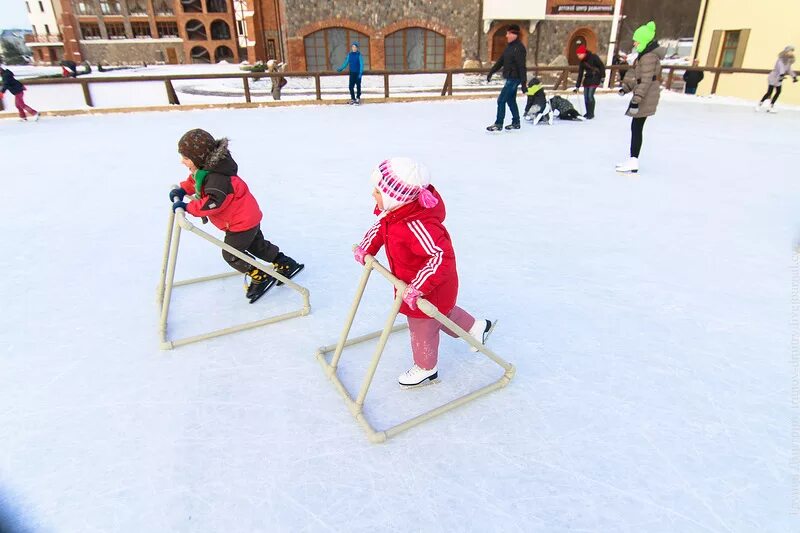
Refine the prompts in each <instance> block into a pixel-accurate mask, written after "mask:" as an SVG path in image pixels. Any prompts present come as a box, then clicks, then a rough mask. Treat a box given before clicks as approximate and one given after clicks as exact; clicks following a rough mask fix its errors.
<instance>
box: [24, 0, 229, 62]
mask: <svg viewBox="0 0 800 533" xmlns="http://www.w3.org/2000/svg"><path fill="white" fill-rule="evenodd" d="M28 1H29V2H33V1H34V0H28ZM38 1H39V0H36V2H38ZM53 3H56V4H58V5H57V6H56V7H57V9H56V11H57V12H59V17H58V20H59V29H60V35H59V37H60V38H61V40H60V42H59V44H60V45H62V46H63V53H62V56H63V58H64V59H69V60H72V61H75V62H76V63H77V62H82V61H89V62H90V63H112V64H118V63H122V64H124V63H141V62H147V63H156V62H164V63H170V64H179V63H212V62H218V61H222V60H225V61H230V62H238V61H239V46H238V42H237V33H236V18H235V16H234V5H233V0H53ZM39 59H40V61H47V60H48V59H49V60H50V61H51V62H54V61H53V59H51V58H49V57H46V58H45V57H40V58H39ZM59 59H60V58H59Z"/></svg>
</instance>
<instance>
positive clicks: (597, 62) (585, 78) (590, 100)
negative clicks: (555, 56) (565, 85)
mask: <svg viewBox="0 0 800 533" xmlns="http://www.w3.org/2000/svg"><path fill="white" fill-rule="evenodd" d="M575 53H576V54H578V59H580V60H581V62H580V64H579V65H578V81H577V83H576V84H575V89H573V92H576V93H577V92H578V91H579V90H580V88H581V83H582V84H583V101H584V103H585V104H586V114H585V115H584V117H585V118H586V120H591V119H593V118H594V108H595V100H594V93H595V92H596V91H597V88H598V87H600V86H601V85H603V80H604V79H605V77H606V66H605V65H604V64H603V60H602V59H600V57H598V55H597V54H595V53H593V52H592V51H590V50H587V48H586V45H583V44H582V45H580V46H578V49H577V50H576V51H575Z"/></svg>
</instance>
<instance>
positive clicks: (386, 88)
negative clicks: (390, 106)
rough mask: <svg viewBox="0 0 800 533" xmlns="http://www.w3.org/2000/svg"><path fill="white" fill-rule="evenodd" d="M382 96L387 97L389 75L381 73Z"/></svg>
mask: <svg viewBox="0 0 800 533" xmlns="http://www.w3.org/2000/svg"><path fill="white" fill-rule="evenodd" d="M383 97H384V98H389V75H388V74H384V75H383Z"/></svg>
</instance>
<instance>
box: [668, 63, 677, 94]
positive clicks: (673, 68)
mask: <svg viewBox="0 0 800 533" xmlns="http://www.w3.org/2000/svg"><path fill="white" fill-rule="evenodd" d="M667 68H669V75H668V76H667V90H668V91H670V90H672V77H673V76H674V75H675V67H667Z"/></svg>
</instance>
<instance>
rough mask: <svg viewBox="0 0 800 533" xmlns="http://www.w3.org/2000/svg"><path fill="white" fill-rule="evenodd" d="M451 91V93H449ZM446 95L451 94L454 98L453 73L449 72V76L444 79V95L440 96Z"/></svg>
mask: <svg viewBox="0 0 800 533" xmlns="http://www.w3.org/2000/svg"><path fill="white" fill-rule="evenodd" d="M448 89H449V93H448ZM446 94H450V96H453V73H452V72H448V73H447V76H445V78H444V86H443V87H442V94H441V95H440V96H444V95H446Z"/></svg>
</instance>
